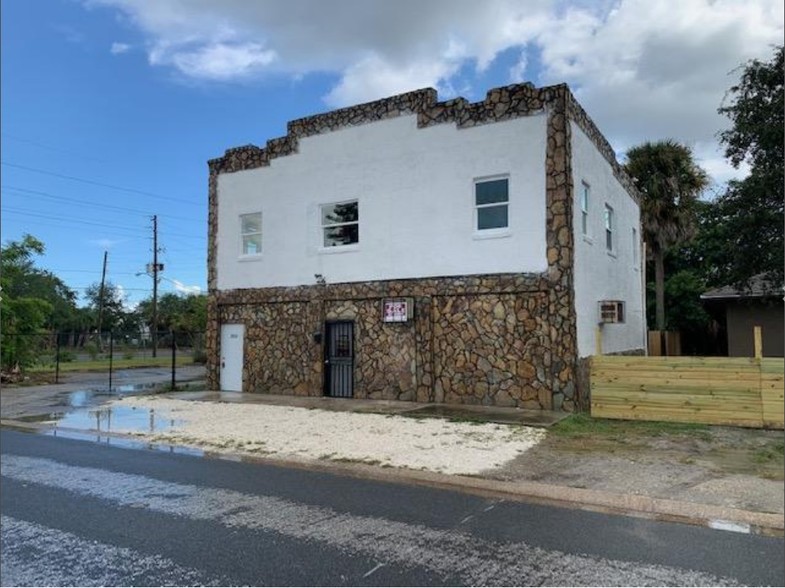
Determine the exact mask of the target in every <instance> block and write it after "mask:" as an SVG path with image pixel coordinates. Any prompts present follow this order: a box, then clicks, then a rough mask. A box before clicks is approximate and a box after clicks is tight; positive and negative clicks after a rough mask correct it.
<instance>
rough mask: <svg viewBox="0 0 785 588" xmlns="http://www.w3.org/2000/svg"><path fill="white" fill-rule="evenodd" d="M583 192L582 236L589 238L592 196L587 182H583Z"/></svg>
mask: <svg viewBox="0 0 785 588" xmlns="http://www.w3.org/2000/svg"><path fill="white" fill-rule="evenodd" d="M581 184H582V188H583V189H582V190H581V234H582V235H584V236H588V234H589V197H590V195H591V187H590V186H589V184H587V183H586V182H582V183H581Z"/></svg>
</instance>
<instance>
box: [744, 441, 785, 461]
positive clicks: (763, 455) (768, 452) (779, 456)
mask: <svg viewBox="0 0 785 588" xmlns="http://www.w3.org/2000/svg"><path fill="white" fill-rule="evenodd" d="M783 459H785V442H783V441H772V442H771V443H768V444H767V445H765V446H764V447H760V448H758V449H756V450H755V451H754V453H753V454H752V460H753V461H754V462H755V463H759V464H768V463H771V462H778V463H779V462H782V460H783Z"/></svg>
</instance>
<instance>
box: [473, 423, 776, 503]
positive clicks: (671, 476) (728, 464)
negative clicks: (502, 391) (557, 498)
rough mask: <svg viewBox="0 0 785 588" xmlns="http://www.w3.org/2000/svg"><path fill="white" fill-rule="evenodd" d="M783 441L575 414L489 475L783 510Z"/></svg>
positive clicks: (767, 435)
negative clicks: (537, 442) (541, 440)
mask: <svg viewBox="0 0 785 588" xmlns="http://www.w3.org/2000/svg"><path fill="white" fill-rule="evenodd" d="M560 428H562V430H561V431H560ZM784 440H785V435H784V434H783V432H782V431H763V430H757V429H740V428H731V427H703V426H693V425H669V424H666V423H629V422H624V421H605V420H604V419H590V417H586V416H583V415H580V416H576V417H571V419H569V420H568V421H565V422H564V424H563V425H562V424H558V425H556V426H555V427H554V428H552V429H551V430H550V431H549V435H548V437H547V438H546V439H545V440H544V441H543V442H542V443H540V444H539V445H537V446H536V447H534V448H532V449H531V450H530V451H529V452H527V453H525V454H523V455H521V456H519V457H517V458H516V459H514V460H512V461H510V462H509V463H507V464H506V465H505V466H504V467H502V468H499V469H498V470H495V471H493V472H488V476H487V477H490V478H494V479H499V480H505V481H536V482H542V483H547V484H557V485H566V486H571V487H574V488H587V489H592V490H602V491H609V492H619V493H624V494H639V495H646V496H651V497H654V498H670V499H675V500H686V501H691V502H702V503H706V504H715V505H719V506H728V507H736V508H745V509H750V510H757V511H762V512H774V513H783V512H785V497H784V495H783V491H784V490H785V486H784V485H783V478H784V477H785V475H784V474H785V457H783V441H784Z"/></svg>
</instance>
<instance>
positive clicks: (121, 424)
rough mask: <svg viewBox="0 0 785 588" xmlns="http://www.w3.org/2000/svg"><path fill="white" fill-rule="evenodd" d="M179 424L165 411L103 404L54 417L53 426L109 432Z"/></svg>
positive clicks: (147, 430) (150, 429) (154, 429)
mask: <svg viewBox="0 0 785 588" xmlns="http://www.w3.org/2000/svg"><path fill="white" fill-rule="evenodd" d="M177 424H179V421H177V420H176V419H173V418H170V417H169V416H168V415H167V414H165V413H159V414H156V413H155V409H153V408H134V407H131V406H104V407H97V408H87V409H78V410H75V411H73V412H69V413H67V414H65V415H60V418H57V419H56V422H55V426H57V427H64V428H68V429H86V430H90V431H98V432H103V433H110V432H112V431H120V430H122V431H138V432H145V433H160V432H162V431H166V430H168V429H170V428H172V427H174V426H175V425H177Z"/></svg>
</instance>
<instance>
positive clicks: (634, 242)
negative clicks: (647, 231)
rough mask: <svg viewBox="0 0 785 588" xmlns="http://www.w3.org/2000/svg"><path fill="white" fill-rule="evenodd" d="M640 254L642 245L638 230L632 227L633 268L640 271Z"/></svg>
mask: <svg viewBox="0 0 785 588" xmlns="http://www.w3.org/2000/svg"><path fill="white" fill-rule="evenodd" d="M639 253H640V243H639V242H638V229H636V228H635V227H632V267H634V268H635V269H636V270H637V269H638V254H639Z"/></svg>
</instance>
